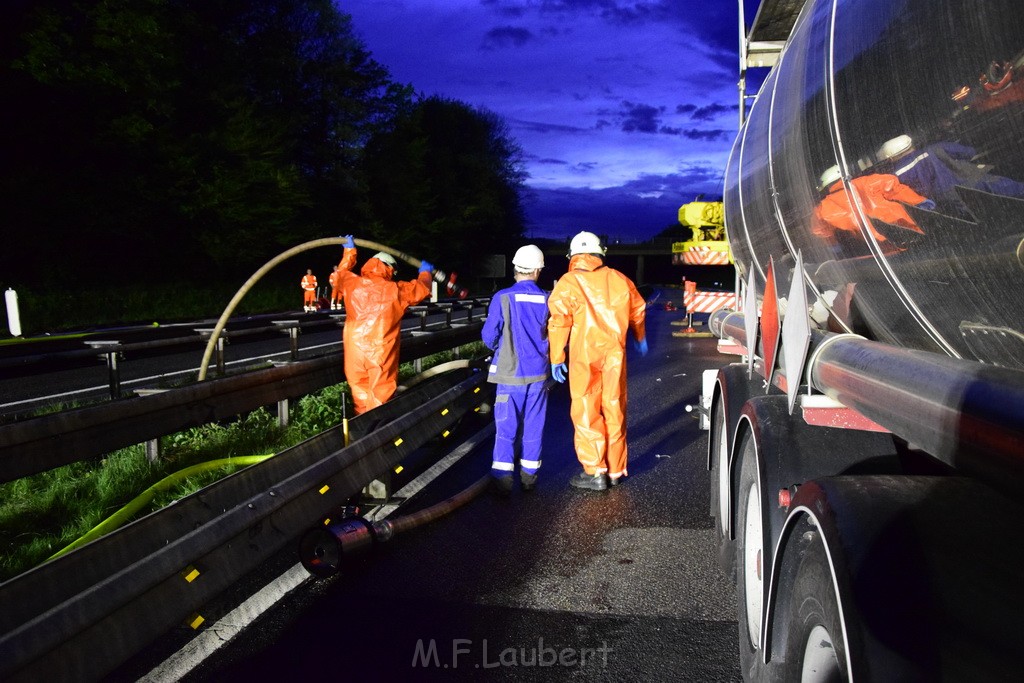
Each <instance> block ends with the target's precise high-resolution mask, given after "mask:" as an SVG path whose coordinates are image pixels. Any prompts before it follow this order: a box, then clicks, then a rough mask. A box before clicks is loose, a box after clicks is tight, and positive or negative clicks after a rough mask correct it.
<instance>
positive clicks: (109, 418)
mask: <svg viewBox="0 0 1024 683" xmlns="http://www.w3.org/2000/svg"><path fill="white" fill-rule="evenodd" d="M481 326H482V323H480V322H475V323H472V324H466V325H459V326H455V327H451V328H446V329H440V330H434V331H432V332H431V333H430V334H425V335H417V336H411V337H407V338H404V339H403V341H402V346H401V361H402V362H410V361H414V360H416V359H419V358H423V357H425V356H429V355H431V354H434V353H439V352H441V351H445V350H448V349H451V348H453V347H457V346H460V345H462V344H467V343H470V342H473V341H477V340H479V338H480V328H481ZM344 379H345V377H344V372H343V364H342V355H341V354H340V353H336V354H332V355H329V356H323V357H319V358H314V359H310V360H302V361H296V362H294V363H287V364H282V365H278V366H276V367H272V368H267V369H263V370H255V371H252V372H247V373H244V374H239V375H232V376H228V377H223V378H218V379H211V380H206V381H204V382H198V383H195V384H192V385H188V386H184V387H181V388H177V389H169V390H167V391H164V392H160V393H154V394H149V395H144V396H136V397H132V398H128V399H124V400H121V401H113V402H109V403H102V404H97V405H93V406H86V407H83V408H78V409H73V410H66V411H62V412H59V413H53V414H50V415H43V416H40V417H35V418H31V419H27V420H23V421H20V422H14V423H11V424H6V425H0V482H6V481H12V480H14V479H18V478H20V477H25V476H28V475H30V474H35V473H38V472H43V471H46V470H49V469H53V468H55V467H59V466H61V465H66V464H69V463H72V462H79V461H82V460H86V459H88V458H92V457H96V456H99V455H103V454H106V453H110V452H112V451H115V450H117V449H119V448H124V447H126V446H130V445H134V444H138V443H143V442H146V441H149V440H151V439H156V438H159V437H161V436H165V435H168V434H173V433H176V432H179V431H181V430H183V429H187V428H189V427H196V426H199V425H204V424H209V423H211V422H216V421H218V420H223V419H229V418H232V417H234V416H237V415H239V414H244V413H246V412H248V411H251V410H255V409H256V408H259V407H261V406H269V405H274V404H276V403H277V402H279V401H281V400H282V399H290V398H296V397H300V396H304V395H306V394H310V393H312V392H314V391H318V390H320V389H322V388H324V387H327V386H331V385H332V384H338V383H339V382H343V381H344Z"/></svg>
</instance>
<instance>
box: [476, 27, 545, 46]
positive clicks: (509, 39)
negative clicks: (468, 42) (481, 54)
mask: <svg viewBox="0 0 1024 683" xmlns="http://www.w3.org/2000/svg"><path fill="white" fill-rule="evenodd" d="M531 40H533V34H532V33H531V32H530V31H529V29H525V28H518V27H515V26H502V27H500V28H492V29H491V30H490V31H488V32H487V33H486V34H485V35H484V42H483V45H481V46H480V48H481V49H483V50H498V49H502V48H508V47H522V46H524V45H526V44H527V43H528V42H530V41H531Z"/></svg>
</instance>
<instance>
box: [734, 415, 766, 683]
mask: <svg viewBox="0 0 1024 683" xmlns="http://www.w3.org/2000/svg"><path fill="white" fill-rule="evenodd" d="M739 457H740V458H741V459H742V460H741V463H740V478H739V486H738V487H737V489H736V491H737V493H736V542H735V546H736V554H735V557H736V559H735V567H736V618H737V621H738V622H739V646H740V647H739V650H740V667H741V671H742V672H743V676H744V679H745V680H751V681H753V680H761V679H762V675H761V670H762V668H763V662H762V661H761V659H762V658H761V652H760V642H761V615H762V612H763V610H764V573H765V562H766V561H767V558H766V556H765V552H764V518H763V508H762V505H761V489H760V481H759V478H758V476H757V452H756V448H755V444H754V437H753V436H752V435H750V434H748V435H747V436H746V437H745V438H744V440H743V448H742V451H741V454H740V456H739Z"/></svg>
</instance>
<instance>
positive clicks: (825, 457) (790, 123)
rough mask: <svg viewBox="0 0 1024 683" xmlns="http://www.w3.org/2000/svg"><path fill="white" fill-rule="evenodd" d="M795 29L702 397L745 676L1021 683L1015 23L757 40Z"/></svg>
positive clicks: (1007, 14)
mask: <svg viewBox="0 0 1024 683" xmlns="http://www.w3.org/2000/svg"><path fill="white" fill-rule="evenodd" d="M801 5H802V6H801ZM784 8H789V9H792V10H793V12H794V14H793V16H794V17H795V19H794V20H793V21H791V26H792V30H791V31H790V32H789V33H788V38H787V39H786V41H785V45H784V47H783V48H782V49H781V52H780V54H779V56H778V58H777V62H776V63H775V65H774V66H773V67H772V70H771V71H770V72H769V74H768V76H767V77H766V79H765V81H764V84H763V85H762V87H761V88H760V90H759V91H758V93H757V96H756V98H755V99H754V102H753V104H752V106H751V107H750V112H749V117H747V119H746V121H744V122H743V124H742V125H741V128H740V131H739V134H738V137H737V139H736V142H735V144H734V146H733V149H732V152H731V154H730V158H729V162H728V166H727V170H726V182H725V196H724V202H725V218H726V231H727V234H728V239H729V243H730V248H731V250H732V253H733V256H734V259H735V263H736V268H737V271H738V277H737V282H738V283H739V284H738V290H739V291H738V292H737V300H738V302H739V303H738V304H737V309H738V310H736V311H719V312H717V313H715V314H714V315H713V316H712V319H711V322H710V324H711V329H712V331H713V332H715V334H716V335H717V336H719V337H720V340H719V349H720V350H721V351H723V352H725V353H733V354H735V355H738V356H739V359H738V362H734V363H731V364H728V365H725V366H724V367H721V368H718V369H715V370H710V371H708V373H706V374H705V382H704V392H703V396H702V406H703V409H704V412H705V415H706V418H707V420H706V422H707V423H708V425H709V428H710V435H709V449H708V467H709V469H710V471H711V482H712V483H711V514H712V515H713V516H714V517H715V518H716V525H715V526H716V529H717V535H718V538H719V543H720V561H721V564H722V568H723V570H724V571H725V572H726V574H727V575H728V576H729V577H730V578H732V579H734V581H735V585H736V592H737V618H738V622H739V650H740V660H741V666H742V669H743V673H744V677H745V678H746V679H747V680H787V681H788V680H901V681H902V680H965V679H967V680H1004V679H1006V680H1008V679H1011V678H1012V679H1013V680H1017V679H1018V677H1019V675H1020V673H1019V672H1020V670H1021V667H1020V666H1019V665H1018V663H1017V659H1018V655H1019V650H1018V649H1017V648H1018V647H1019V645H1020V643H1021V642H1022V637H1024V627H1022V625H1021V624H1022V621H1021V618H1020V616H1019V611H1020V609H1021V606H1022V605H1024V587H1022V582H1021V579H1020V576H1019V571H1020V570H1019V568H1020V567H1021V566H1024V562H1022V560H1024V551H1022V549H1024V529H1022V520H1024V506H1022V504H1021V501H1022V500H1024V498H1022V495H1021V493H1022V491H1024V485H1022V484H1024V53H1022V50H1024V3H1021V2H1019V0H806V2H804V3H800V2H792V1H789V0H764V1H763V2H762V6H761V7H760V9H759V13H758V17H757V19H755V21H754V27H753V28H752V29H751V33H753V31H754V30H755V29H756V28H757V27H758V25H759V22H761V23H762V24H763V23H765V22H768V23H770V20H771V19H772V13H773V12H781V11H782V9H784ZM750 35H751V34H747V35H745V38H744V39H745V40H747V41H749V40H750ZM741 53H742V50H741ZM742 82H743V80H742V79H741V84H742Z"/></svg>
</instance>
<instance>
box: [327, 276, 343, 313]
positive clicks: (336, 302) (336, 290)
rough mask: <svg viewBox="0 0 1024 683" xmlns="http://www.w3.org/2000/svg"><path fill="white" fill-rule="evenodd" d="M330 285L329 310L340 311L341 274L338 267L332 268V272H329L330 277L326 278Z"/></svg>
mask: <svg viewBox="0 0 1024 683" xmlns="http://www.w3.org/2000/svg"><path fill="white" fill-rule="evenodd" d="M328 281H329V282H330V283H331V310H332V311H337V310H340V309H341V299H342V297H341V274H340V273H339V272H338V266H334V270H333V271H331V276H330V277H329V278H328Z"/></svg>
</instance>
